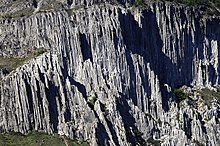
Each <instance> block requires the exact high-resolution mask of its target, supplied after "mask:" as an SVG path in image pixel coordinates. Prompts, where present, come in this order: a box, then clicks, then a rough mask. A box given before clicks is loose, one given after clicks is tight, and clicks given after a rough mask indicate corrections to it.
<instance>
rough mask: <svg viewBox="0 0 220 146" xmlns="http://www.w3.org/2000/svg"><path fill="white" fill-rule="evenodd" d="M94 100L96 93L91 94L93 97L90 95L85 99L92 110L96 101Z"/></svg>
mask: <svg viewBox="0 0 220 146" xmlns="http://www.w3.org/2000/svg"><path fill="white" fill-rule="evenodd" d="M96 101H97V96H96V95H95V96H93V97H91V98H90V99H89V100H88V101H87V103H88V105H89V107H90V108H91V109H93V110H94V105H95V102H96Z"/></svg>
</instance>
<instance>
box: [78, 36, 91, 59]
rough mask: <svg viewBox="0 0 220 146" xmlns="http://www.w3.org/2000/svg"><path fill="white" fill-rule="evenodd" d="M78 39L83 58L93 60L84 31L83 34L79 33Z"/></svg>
mask: <svg viewBox="0 0 220 146" xmlns="http://www.w3.org/2000/svg"><path fill="white" fill-rule="evenodd" d="M79 41H80V47H81V52H82V55H83V60H84V61H86V60H88V59H90V61H91V62H93V59H92V51H91V48H90V45H89V42H88V40H87V39H86V35H85V34H84V33H83V34H81V33H79Z"/></svg>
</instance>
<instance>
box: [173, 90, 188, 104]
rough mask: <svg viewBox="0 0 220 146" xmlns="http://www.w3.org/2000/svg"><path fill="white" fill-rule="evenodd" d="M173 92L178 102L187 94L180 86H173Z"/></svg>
mask: <svg viewBox="0 0 220 146" xmlns="http://www.w3.org/2000/svg"><path fill="white" fill-rule="evenodd" d="M173 93H174V94H175V95H176V97H177V98H178V103H180V102H181V101H183V100H185V99H186V98H187V97H188V96H189V95H188V94H186V93H185V92H184V91H183V89H181V88H174V90H173Z"/></svg>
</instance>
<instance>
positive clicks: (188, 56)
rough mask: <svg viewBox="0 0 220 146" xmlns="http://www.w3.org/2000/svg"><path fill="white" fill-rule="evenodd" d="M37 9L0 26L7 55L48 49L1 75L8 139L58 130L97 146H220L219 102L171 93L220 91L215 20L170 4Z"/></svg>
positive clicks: (219, 24)
mask: <svg viewBox="0 0 220 146" xmlns="http://www.w3.org/2000/svg"><path fill="white" fill-rule="evenodd" d="M7 2H10V1H7ZM33 2H34V3H32V1H30V2H27V4H26V5H25V4H24V3H22V4H23V5H25V6H23V7H26V6H27V7H28V6H29V5H30V7H31V8H32V9H33V10H34V12H33V14H32V15H30V16H25V15H21V17H16V18H13V17H10V18H8V17H5V16H4V17H2V18H1V19H0V54H1V56H5V57H7V56H19V55H22V54H25V53H26V52H27V50H32V49H33V48H40V47H43V48H47V49H48V50H49V52H48V53H45V54H43V55H41V56H40V57H37V58H34V59H32V60H31V61H29V62H28V63H26V64H24V65H23V66H21V67H19V68H17V69H16V70H15V71H13V72H11V73H10V74H8V75H1V81H0V130H1V131H2V132H3V131H17V132H22V133H28V132H29V131H32V130H38V131H44V132H48V133H53V132H58V133H59V134H64V135H66V136H68V137H70V138H74V137H77V138H79V139H83V140H87V141H89V142H90V144H91V145H111V146H113V145H121V146H126V145H136V144H138V143H139V144H140V145H146V143H150V142H151V143H153V142H154V143H156V142H160V143H161V145H172V146H174V145H178V146H182V145H195V142H200V143H202V144H204V145H212V146H216V145H220V139H219V137H220V126H219V117H220V111H219V108H220V106H219V101H213V104H212V105H211V106H210V107H208V106H203V105H198V106H195V105H194V104H190V102H189V101H188V100H186V101H184V102H183V103H182V105H183V106H178V103H177V99H176V97H175V95H174V94H173V92H172V89H173V88H175V87H179V86H183V85H186V86H188V87H189V88H193V89H199V88H202V87H209V88H212V87H216V86H218V85H219V83H220V79H219V71H220V68H219V59H220V57H219V53H220V52H219V49H220V48H219V43H220V19H219V18H218V17H212V18H211V17H204V16H201V15H200V11H198V10H196V9H194V8H189V7H188V8H185V7H183V6H175V5H172V4H170V3H152V4H150V5H149V6H147V7H145V8H143V9H139V8H134V7H129V5H127V4H128V2H126V6H125V5H124V4H125V2H123V1H121V4H123V5H120V4H118V3H117V2H109V3H108V2H99V1H87V0H85V1H82V0H80V1H75V0H73V1H71V0H68V1H64V0H63V1H61V0H60V2H61V3H63V5H64V6H63V8H61V9H60V10H56V11H53V10H50V11H44V12H40V11H39V9H40V5H43V4H42V3H43V1H37V0H36V1H33ZM44 2H45V1H44ZM46 2H47V1H46ZM1 3H3V4H4V1H3V2H1ZM28 4H29V5H28ZM32 4H33V5H32ZM77 4H78V5H79V4H80V7H79V6H78V5H77ZM68 5H69V6H68ZM68 7H69V8H68ZM0 10H1V11H2V12H4V13H6V12H9V11H10V12H11V11H13V10H8V9H7V8H5V7H3V6H2V7H1V9H0ZM2 14H3V13H2ZM205 117H209V118H205Z"/></svg>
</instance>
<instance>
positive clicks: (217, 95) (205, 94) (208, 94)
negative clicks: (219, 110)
mask: <svg viewBox="0 0 220 146" xmlns="http://www.w3.org/2000/svg"><path fill="white" fill-rule="evenodd" d="M199 93H200V95H201V97H202V100H203V102H204V104H205V105H210V104H211V101H212V100H213V99H216V100H218V101H219V102H220V89H219V88H218V89H217V92H216V91H214V90H210V89H208V88H204V89H202V90H200V91H199Z"/></svg>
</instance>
